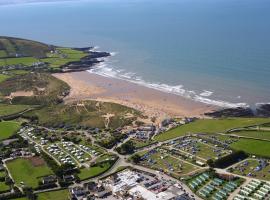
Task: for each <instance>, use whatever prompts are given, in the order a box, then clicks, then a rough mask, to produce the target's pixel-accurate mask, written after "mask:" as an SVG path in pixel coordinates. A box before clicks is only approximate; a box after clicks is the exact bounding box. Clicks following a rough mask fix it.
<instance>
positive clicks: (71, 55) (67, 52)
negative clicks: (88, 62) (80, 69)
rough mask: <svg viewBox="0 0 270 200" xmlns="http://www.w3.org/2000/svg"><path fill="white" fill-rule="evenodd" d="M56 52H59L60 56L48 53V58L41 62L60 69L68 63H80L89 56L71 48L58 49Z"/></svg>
mask: <svg viewBox="0 0 270 200" xmlns="http://www.w3.org/2000/svg"><path fill="white" fill-rule="evenodd" d="M56 50H57V51H58V52H59V53H58V54H55V53H48V54H47V58H44V59H41V61H42V62H46V63H49V64H50V65H49V66H50V67H52V68H59V67H61V66H62V65H64V64H66V63H68V62H73V61H79V60H80V59H81V58H83V57H85V56H86V55H87V53H84V52H82V51H78V50H74V49H70V48H56Z"/></svg>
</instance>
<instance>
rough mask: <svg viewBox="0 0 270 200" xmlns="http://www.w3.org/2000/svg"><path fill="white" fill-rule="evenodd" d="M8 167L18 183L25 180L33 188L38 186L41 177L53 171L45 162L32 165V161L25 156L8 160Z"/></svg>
mask: <svg viewBox="0 0 270 200" xmlns="http://www.w3.org/2000/svg"><path fill="white" fill-rule="evenodd" d="M7 167H8V169H9V171H10V173H11V176H12V178H13V179H14V180H15V182H16V184H20V182H24V184H25V185H27V186H30V187H33V188H35V187H37V186H38V178H39V177H42V176H46V175H50V174H52V173H53V172H52V171H51V170H50V168H48V166H47V165H45V164H44V165H42V166H38V167H35V166H33V165H32V163H31V161H29V160H26V159H23V158H18V159H16V160H13V161H11V162H8V163H7Z"/></svg>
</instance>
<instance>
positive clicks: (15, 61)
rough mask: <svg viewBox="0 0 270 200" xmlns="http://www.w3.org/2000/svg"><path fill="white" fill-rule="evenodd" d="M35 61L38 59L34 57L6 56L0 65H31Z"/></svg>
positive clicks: (0, 61) (0, 60)
mask: <svg viewBox="0 0 270 200" xmlns="http://www.w3.org/2000/svg"><path fill="white" fill-rule="evenodd" d="M35 62H38V59H36V58H33V57H21V58H4V59H0V67H1V66H5V65H19V64H21V65H26V66H30V65H32V64H33V63H35Z"/></svg>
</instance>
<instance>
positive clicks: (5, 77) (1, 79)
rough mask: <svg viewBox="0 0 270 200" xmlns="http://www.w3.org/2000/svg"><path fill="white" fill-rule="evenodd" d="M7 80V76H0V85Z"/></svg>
mask: <svg viewBox="0 0 270 200" xmlns="http://www.w3.org/2000/svg"><path fill="white" fill-rule="evenodd" d="M8 78H9V76H8V75H4V74H0V83H1V82H3V81H5V80H7V79H8Z"/></svg>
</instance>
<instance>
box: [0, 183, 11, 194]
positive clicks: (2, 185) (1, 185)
mask: <svg viewBox="0 0 270 200" xmlns="http://www.w3.org/2000/svg"><path fill="white" fill-rule="evenodd" d="M8 190H9V186H8V185H6V184H5V182H0V192H3V191H8Z"/></svg>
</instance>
